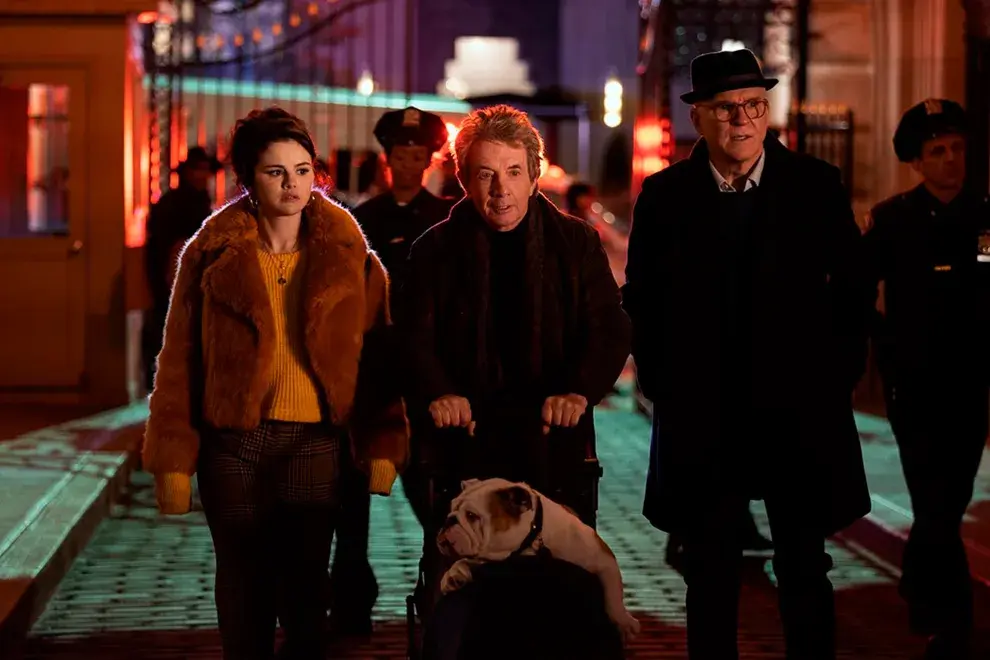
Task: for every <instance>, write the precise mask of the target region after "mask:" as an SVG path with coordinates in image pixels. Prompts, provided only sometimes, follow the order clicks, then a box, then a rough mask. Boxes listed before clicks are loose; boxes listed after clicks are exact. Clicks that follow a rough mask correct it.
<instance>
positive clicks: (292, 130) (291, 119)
mask: <svg viewBox="0 0 990 660" xmlns="http://www.w3.org/2000/svg"><path fill="white" fill-rule="evenodd" d="M286 140H293V141H295V142H298V143H299V144H300V145H302V148H303V149H305V150H306V151H307V152H309V155H310V157H312V158H313V160H314V161H315V160H316V146H315V145H314V144H313V138H312V137H310V134H309V131H308V130H307V129H306V124H305V123H303V121H302V120H301V119H299V117H296V116H295V115H293V114H292V113H290V112H288V111H286V110H283V109H282V108H277V107H271V108H265V109H264V110H252V111H251V112H249V113H248V114H247V116H246V117H244V118H243V119H238V120H237V123H236V124H234V130H233V131H231V134H230V164H231V167H233V168H234V175H235V176H236V177H237V183H238V184H239V185H241V186H243V187H245V188H249V187H251V186H252V185H254V168H255V167H256V166H257V165H258V159H259V158H260V157H261V152H262V151H264V150H265V149H267V148H268V145H270V144H271V143H273V142H284V141H286Z"/></svg>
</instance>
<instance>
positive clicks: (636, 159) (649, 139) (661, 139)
mask: <svg viewBox="0 0 990 660" xmlns="http://www.w3.org/2000/svg"><path fill="white" fill-rule="evenodd" d="M673 156H674V136H673V133H672V132H671V126H670V120H669V119H667V118H666V117H660V118H654V117H643V118H640V119H638V120H637V121H636V125H635V126H634V128H633V162H632V166H633V185H632V190H631V192H632V193H633V194H634V195H635V194H637V193H638V192H639V188H640V186H641V185H642V183H643V179H645V178H646V177H647V176H649V175H650V174H653V173H654V172H659V171H660V170H662V169H664V168H667V167H670V161H671V158H673Z"/></svg>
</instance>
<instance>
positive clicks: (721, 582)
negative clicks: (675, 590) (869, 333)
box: [623, 50, 870, 660]
mask: <svg viewBox="0 0 990 660" xmlns="http://www.w3.org/2000/svg"><path fill="white" fill-rule="evenodd" d="M691 80H692V85H693V89H692V91H691V92H688V93H687V94H685V95H683V96H682V97H681V98H682V100H683V101H684V102H685V103H688V104H690V105H691V106H692V108H691V118H692V121H693V122H694V126H695V128H696V129H697V130H698V133H699V134H700V135H701V139H700V140H699V141H698V143H697V144H696V145H695V147H694V149H693V151H692V153H691V156H690V158H688V159H687V160H684V161H680V162H678V163H676V164H675V165H673V166H671V167H669V168H666V169H664V170H662V171H660V172H658V173H656V174H654V175H652V176H650V177H647V179H646V180H645V181H644V183H643V189H642V192H641V193H640V195H639V199H638V200H637V202H636V207H635V211H634V216H633V226H632V233H631V236H630V241H629V264H628V267H627V269H626V276H627V281H626V285H625V287H624V288H623V304H624V306H625V308H626V310H627V311H628V312H629V315H630V317H631V318H632V320H633V356H634V358H635V360H636V368H637V375H638V377H639V382H640V387H641V390H642V392H643V394H644V396H646V397H647V398H648V399H650V400H651V401H652V402H653V427H652V442H651V447H650V465H649V471H648V476H647V483H646V501H645V503H644V513H645V515H646V517H647V518H648V519H649V520H650V522H651V523H652V524H653V525H654V526H655V527H657V528H658V529H661V530H664V531H666V532H668V533H671V534H675V535H678V536H680V537H681V538H682V539H683V543H684V577H685V582H686V583H687V587H688V591H687V625H688V653H689V657H690V658H691V659H692V660H694V659H699V660H735V658H737V657H738V647H737V627H738V609H739V593H740V586H741V580H742V552H741V548H742V543H741V542H740V536H741V535H742V534H743V533H744V527H743V525H742V524H740V523H741V522H742V521H743V520H744V518H743V516H742V515H741V513H742V511H743V509H744V508H745V506H746V505H747V503H748V502H749V501H750V500H753V499H762V500H764V502H765V503H766V508H767V515H768V518H769V522H770V528H771V534H772V536H773V544H774V558H773V567H774V574H775V575H776V577H777V583H778V593H779V598H780V616H781V620H782V623H783V626H784V637H785V641H786V647H787V657H788V658H795V659H797V658H800V659H801V660H817V659H831V658H834V657H835V611H834V608H835V604H834V595H833V592H832V585H831V583H830V581H829V578H828V575H827V573H828V570H829V568H830V567H831V559H830V557H829V556H828V555H827V554H826V553H825V538H826V537H827V536H828V535H829V534H831V533H833V532H835V531H837V530H839V529H842V528H844V527H846V526H847V525H849V524H851V523H852V522H853V521H855V520H856V519H858V518H860V517H862V516H863V515H865V514H866V512H868V511H869V509H870V496H869V491H868V489H867V484H866V477H865V474H864V467H863V458H862V453H861V450H860V444H859V434H858V432H857V430H856V425H855V421H854V418H853V411H852V405H851V400H852V392H853V389H854V387H855V385H856V382H857V381H858V380H859V377H860V376H861V374H862V372H863V367H864V362H865V359H866V346H867V342H866V319H867V310H868V308H869V301H868V296H867V294H866V286H865V282H864V280H863V277H862V273H861V270H860V267H859V258H860V254H859V251H860V242H861V240H862V237H861V235H860V232H859V229H858V228H857V226H856V222H855V219H854V217H853V213H852V209H851V208H850V206H849V197H848V195H847V194H846V191H845V190H844V189H843V186H842V183H841V180H840V176H839V172H838V170H837V169H836V168H834V167H832V166H831V165H828V164H826V163H824V162H822V161H820V160H817V159H814V158H811V157H808V156H803V155H799V154H796V153H793V152H791V151H788V150H787V149H786V148H785V147H784V146H782V145H781V144H780V143H779V142H778V141H777V140H776V139H775V138H773V137H772V136H768V135H767V122H768V110H769V102H768V100H767V98H766V92H767V90H768V89H770V88H772V87H773V86H774V85H775V84H776V80H774V79H768V78H765V77H764V75H763V72H762V71H761V69H760V65H759V63H758V61H757V59H756V57H755V56H754V55H753V53H751V52H750V51H748V50H738V51H732V52H728V51H726V52H716V53H707V54H704V55H700V56H699V57H697V58H695V60H694V61H693V62H692V64H691ZM671 319H673V321H672V320H671Z"/></svg>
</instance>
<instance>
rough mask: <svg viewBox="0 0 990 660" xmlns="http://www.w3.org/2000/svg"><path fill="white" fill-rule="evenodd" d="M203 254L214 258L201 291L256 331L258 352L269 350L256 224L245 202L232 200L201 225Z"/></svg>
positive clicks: (270, 330) (269, 322) (270, 328)
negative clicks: (244, 320) (203, 234)
mask: <svg viewBox="0 0 990 660" xmlns="http://www.w3.org/2000/svg"><path fill="white" fill-rule="evenodd" d="M200 231H201V232H205V233H206V234H207V235H206V236H205V237H204V239H205V246H204V251H206V252H209V253H212V254H214V255H216V256H215V258H214V259H213V260H212V263H210V264H209V265H208V266H207V267H206V269H205V270H204V272H203V290H204V292H206V293H207V294H209V296H210V298H211V300H212V301H213V302H215V303H218V304H220V305H223V306H225V307H227V308H228V309H229V310H230V311H232V312H234V313H235V314H237V315H239V316H241V317H243V318H244V319H246V320H247V321H248V322H250V323H251V325H252V326H254V328H255V330H256V331H257V332H258V350H259V352H260V353H262V354H264V353H266V352H268V351H270V350H271V349H272V346H273V342H274V339H275V327H274V326H275V321H274V317H273V316H272V308H271V304H270V303H269V300H268V291H267V290H266V289H265V281H264V278H263V276H262V274H261V266H260V264H259V263H258V255H257V246H258V224H257V222H256V221H255V219H254V216H253V215H252V214H251V212H250V210H249V207H248V204H247V200H246V199H240V200H235V201H234V202H232V203H231V204H229V205H227V206H226V207H224V208H222V209H221V210H219V211H217V213H216V214H214V215H213V216H212V217H211V218H210V219H208V220H207V221H206V223H204V225H203V229H201V230H200Z"/></svg>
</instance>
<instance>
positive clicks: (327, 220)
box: [304, 195, 368, 422]
mask: <svg viewBox="0 0 990 660" xmlns="http://www.w3.org/2000/svg"><path fill="white" fill-rule="evenodd" d="M306 221H307V226H306V230H307V232H308V236H307V238H306V249H307V252H308V255H307V258H308V260H309V265H308V268H307V269H306V289H305V290H306V296H305V300H306V302H305V309H304V314H305V323H306V338H305V344H306V351H307V353H308V354H309V359H310V363H311V366H312V368H313V371H314V372H315V374H316V376H317V378H318V379H319V381H320V384H321V385H322V386H323V389H324V391H325V392H326V395H327V399H328V400H329V403H330V409H331V412H332V414H333V419H334V421H335V422H340V421H341V420H343V419H345V418H346V417H347V416H348V415H349V414H350V405H351V403H352V402H353V401H354V395H355V392H356V390H357V374H358V363H359V362H360V358H361V349H362V347H363V345H364V332H365V327H364V325H365V319H366V317H367V314H366V309H365V306H366V302H367V301H366V299H365V281H366V273H365V261H366V259H367V258H368V245H367V242H366V241H365V239H364V235H363V234H362V233H361V230H360V229H359V227H358V225H357V222H356V221H355V220H354V219H353V218H352V217H351V216H350V214H348V213H347V212H346V211H344V210H343V209H342V208H340V207H338V206H337V205H336V204H334V203H333V202H331V201H330V200H328V199H326V198H324V197H323V196H322V195H316V196H315V199H314V201H313V202H312V203H311V204H310V207H309V208H308V209H307V216H306Z"/></svg>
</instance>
